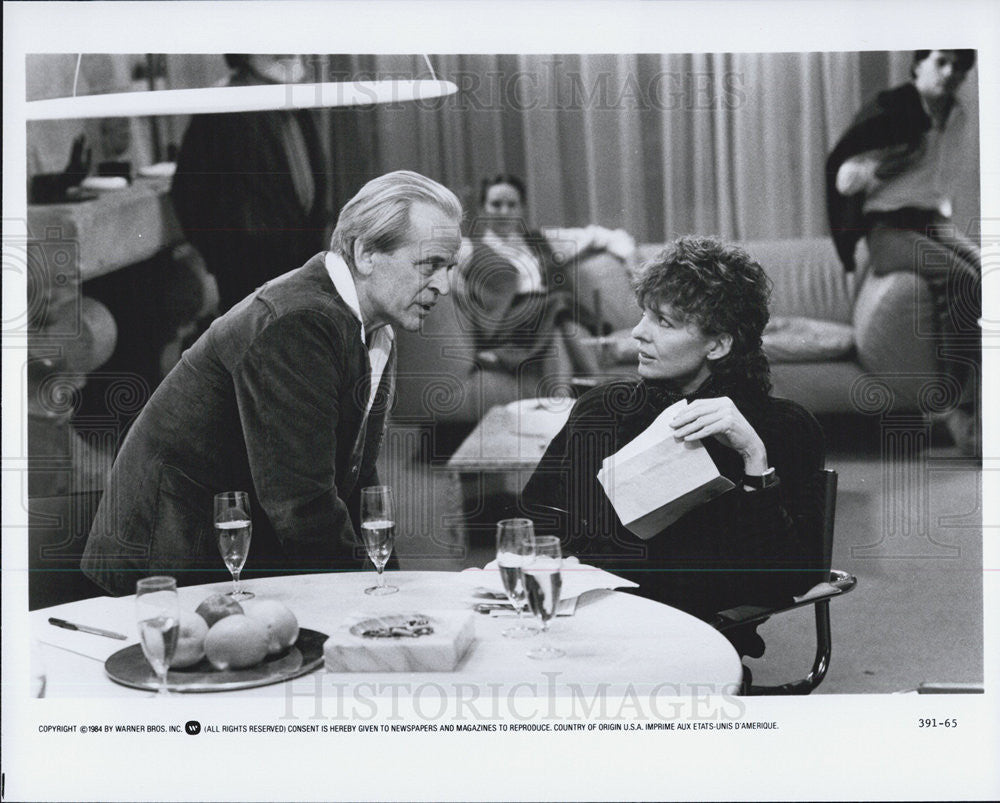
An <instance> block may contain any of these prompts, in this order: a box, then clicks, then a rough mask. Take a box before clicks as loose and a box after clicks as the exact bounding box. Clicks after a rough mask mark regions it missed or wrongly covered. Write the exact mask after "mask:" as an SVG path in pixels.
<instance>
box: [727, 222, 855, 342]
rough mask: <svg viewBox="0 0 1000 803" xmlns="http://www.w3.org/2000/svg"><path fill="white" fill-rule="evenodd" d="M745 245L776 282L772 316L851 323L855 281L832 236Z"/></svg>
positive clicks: (773, 292)
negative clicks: (850, 275) (852, 284)
mask: <svg viewBox="0 0 1000 803" xmlns="http://www.w3.org/2000/svg"><path fill="white" fill-rule="evenodd" d="M742 245H743V247H744V248H746V250H747V251H748V252H749V253H750V255H751V256H752V257H753V258H754V259H756V260H757V261H758V262H759V263H760V265H761V267H762V268H764V270H765V271H766V272H767V275H768V277H770V279H771V281H772V282H773V283H774V288H773V291H772V293H771V315H772V316H778V317H786V316H800V317H804V318H816V319H819V320H824V321H837V322H839V323H846V324H849V323H851V310H852V307H853V306H854V305H853V303H852V302H853V299H852V287H851V283H850V280H849V278H848V274H847V273H846V272H845V271H844V268H843V266H842V265H841V264H840V260H839V259H838V258H837V252H836V250H835V249H834V247H833V243H832V242H831V241H830V239H829V238H828V237H809V238H802V239H797V240H762V241H758V242H749V243H743V244H742Z"/></svg>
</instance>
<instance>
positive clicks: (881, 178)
mask: <svg viewBox="0 0 1000 803" xmlns="http://www.w3.org/2000/svg"><path fill="white" fill-rule="evenodd" d="M975 59H976V52H975V51H974V50H916V51H914V54H913V65H912V68H911V76H912V80H910V81H909V82H907V83H905V84H903V85H901V86H897V87H894V88H892V89H888V90H886V91H884V92H882V93H880V94H879V95H878V97H876V99H875V100H874V101H873V102H872V103H870V104H869V105H867V106H865V107H864V108H863V109H862V110H861V111H860V112H859V113H858V115H857V117H856V118H855V119H854V121H853V122H852V124H851V126H850V128H848V130H847V132H846V133H845V134H844V135H843V136H842V137H841V138H840V141H839V142H838V143H837V145H836V147H835V148H834V150H833V152H832V153H831V154H830V157H829V158H828V159H827V164H826V181H827V188H826V189H827V192H826V195H827V211H828V214H829V219H830V230H831V232H832V234H833V240H834V243H835V245H836V246H837V252H838V254H839V255H840V258H841V261H842V262H843V263H844V266H845V268H846V269H847V270H849V271H850V270H854V248H855V245H856V244H857V242H858V240H859V239H861V237H865V238H866V240H867V243H868V251H869V255H870V258H871V263H872V270H873V271H874V272H875V274H876V275H885V274H888V273H893V272H898V271H916V272H917V274H919V275H920V276H921V277H922V278H923V279H925V280H926V281H927V283H928V285H929V286H930V288H931V292H932V293H933V295H934V300H935V304H936V307H937V311H938V315H937V318H938V326H939V330H940V333H941V337H942V344H943V347H942V351H943V361H944V370H945V371H946V372H947V374H948V375H949V376H951V377H952V378H953V379H954V380H955V381H956V383H957V385H958V386H959V387H960V388H961V397H960V398H958V399H956V400H955V401H956V405H955V407H954V408H953V409H952V410H951V411H950V412H949V413H948V414H947V416H946V418H945V423H946V424H947V426H948V429H949V431H950V432H951V434H952V436H953V438H954V439H955V442H956V444H957V445H958V446H959V447H960V448H961V449H962V451H963V452H965V453H967V454H974V453H977V452H978V449H979V439H978V429H979V428H978V422H979V403H978V388H977V379H978V372H979V366H980V362H981V353H980V326H979V318H980V315H981V314H982V289H981V278H980V274H981V260H980V254H979V248H978V246H977V245H976V244H975V243H973V242H971V241H970V240H968V239H967V238H966V237H964V236H963V235H962V233H961V232H959V231H958V230H957V228H956V227H955V225H954V224H953V223H952V222H951V213H952V200H953V194H954V189H955V188H954V183H955V179H956V176H957V174H958V172H959V168H960V165H961V161H962V159H963V158H966V157H967V154H968V148H969V140H968V136H969V133H970V132H969V131H968V125H967V120H966V114H965V111H964V110H963V109H962V105H961V103H960V102H959V99H958V97H957V94H956V93H957V91H958V88H959V86H961V84H962V81H963V80H964V79H965V76H966V74H967V73H968V72H969V70H970V69H971V68H972V66H973V64H975Z"/></svg>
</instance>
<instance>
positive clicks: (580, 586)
mask: <svg viewBox="0 0 1000 803" xmlns="http://www.w3.org/2000/svg"><path fill="white" fill-rule="evenodd" d="M458 576H459V577H460V578H461V580H462V581H463V582H467V583H468V584H469V585H470V586H472V587H475V586H482V587H483V588H486V589H488V590H489V591H492V592H495V593H498V594H503V593H504V592H503V581H501V579H500V570H499V567H498V566H497V562H496V561H495V560H491V561H490V562H489V563H487V564H486V565H485V566H484V567H483V568H482V569H465V570H464V571H462V572H459V574H458ZM638 587H639V584H638V583H633V582H632V581H631V580H626V579H625V578H624V577H619V576H618V575H616V574H611V572H606V571H604V570H603V569H598V568H597V567H596V566H588V565H587V564H586V563H580V559H579V558H577V557H568V558H563V562H562V593H561V594H560V597H561V598H562V599H569V598H570V597H578V596H580V594H582V593H583V592H584V591H593V590H594V589H600V588H609V589H615V588H638Z"/></svg>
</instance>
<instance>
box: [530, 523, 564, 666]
mask: <svg viewBox="0 0 1000 803" xmlns="http://www.w3.org/2000/svg"><path fill="white" fill-rule="evenodd" d="M561 568H562V549H561V547H560V546H559V539H558V538H557V537H556V536H554V535H545V536H538V537H537V538H535V551H534V554H533V555H532V556H531V557H530V558H529V559H528V561H527V562H526V563H525V564H524V589H525V592H526V593H527V595H528V607H530V608H531V612H532V613H533V614H535V616H537V617H538V618H539V619H540V620H541V622H542V643H541V644H540V645H539V646H537V647H535V649H533V650H531V652H529V653H528V657H529V658H559V657H561V656H563V655H565V654H566V653H565V652H563V651H562V650H560V649H559V648H558V647H553V646H551V645H550V644H549V643H548V634H549V620H550V619H551V618H552V617H553V616H555V615H556V609H557V608H558V607H559V592H560V591H561V590H562V573H561Z"/></svg>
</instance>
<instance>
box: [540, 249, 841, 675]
mask: <svg viewBox="0 0 1000 803" xmlns="http://www.w3.org/2000/svg"><path fill="white" fill-rule="evenodd" d="M634 286H635V290H636V294H637V298H638V302H639V306H640V308H641V310H642V317H641V318H640V320H639V323H638V324H636V326H635V328H634V329H633V330H632V336H633V337H634V338H635V340H636V341H637V342H638V347H639V356H638V372H639V376H640V379H639V380H638V381H619V382H611V383H609V384H606V385H603V386H601V387H597V388H594V389H593V390H591V391H588V392H587V393H586V394H584V395H583V396H581V397H580V399H579V400H578V401H577V402H576V404H575V405H574V407H573V410H572V413H571V414H570V418H569V421H568V422H567V423H566V426H565V427H564V428H563V430H562V431H561V432H560V433H559V434H558V435H557V436H556V438H555V439H554V440H553V441H552V443H551V444H550V445H549V448H548V450H547V451H546V453H545V455H544V457H543V458H542V461H541V463H540V464H539V466H538V468H537V470H536V471H535V473H534V474H533V475H532V477H531V479H530V480H529V482H528V484H527V486H526V487H525V489H524V491H523V493H522V499H521V502H522V507H523V509H524V512H525V513H526V514H527V515H529V516H533V517H534V518H535V519H536V521H538V522H542V521H544V520H546V519H548V520H549V521H551V520H552V518H553V517H552V507H553V506H554V507H558V508H562V509H563V510H565V511H567V512H568V516H567V517H566V520H564V521H563V522H561V523H562V524H563V525H564V526H563V528H562V533H561V534H562V536H563V538H564V546H565V547H566V551H567V552H569V553H573V554H576V555H577V556H578V557H579V558H580V559H581V561H584V562H587V563H591V564H594V565H598V566H601V567H602V568H605V569H607V570H609V571H613V572H616V573H618V574H620V575H622V576H624V577H627V578H629V579H631V580H634V581H635V582H637V583H639V588H638V589H637V590H636V593H638V594H640V595H642V596H645V597H649V598H651V599H655V600H658V601H660V602H664V603H666V604H668V605H672V606H674V607H676V608H680V609H682V610H685V611H687V612H689V613H692V614H694V615H695V616H698V617H700V618H703V619H711V618H712V616H713V615H714V614H715V613H716V612H718V611H721V610H725V609H727V608H730V607H733V606H735V605H744V604H753V603H759V604H773V603H776V602H779V601H782V600H788V599H789V598H790V597H791V596H792V595H793V594H800V593H802V592H803V591H805V590H807V589H808V588H809V587H810V586H811V585H812V584H813V583H815V582H816V581H817V580H818V576H817V575H818V572H817V569H818V568H819V565H818V564H819V556H820V554H821V549H820V546H819V532H818V527H816V526H814V524H815V521H816V510H815V504H814V503H813V502H811V498H812V496H811V493H810V485H811V479H812V478H815V476H816V475H817V473H818V471H819V469H821V468H822V467H823V459H824V448H823V438H822V432H821V430H820V428H819V425H818V424H817V423H816V420H815V419H814V418H813V417H812V415H811V414H810V413H809V412H807V411H806V410H805V409H804V408H802V407H800V406H799V405H797V404H794V403H793V402H790V401H787V400H784V399H776V398H773V397H771V396H770V395H769V393H770V388H771V383H770V375H769V373H770V372H769V367H768V363H767V358H766V357H765V356H764V354H763V352H762V350H761V336H762V333H763V331H764V327H765V325H766V324H767V321H768V299H769V296H770V283H769V281H768V279H767V276H766V275H765V273H764V271H763V269H762V268H761V267H760V265H758V264H757V263H756V262H754V261H753V260H752V259H751V258H750V256H749V255H748V254H747V253H746V252H744V251H743V250H741V249H739V248H736V247H734V246H729V245H725V244H723V243H722V242H720V241H719V240H717V239H715V238H711V237H693V236H691V237H682V238H680V239H679V240H676V241H675V242H673V243H671V244H670V245H669V246H668V247H667V248H666V249H665V250H664V251H663V252H662V253H660V254H659V255H658V256H657V257H656V258H655V259H653V260H651V261H650V262H648V263H647V264H645V265H644V266H643V267H642V268H641V270H640V272H639V274H638V276H637V277H636V280H635V283H634ZM681 399H686V400H687V402H688V405H687V407H686V408H685V409H684V410H683V411H682V412H680V413H679V414H677V415H676V417H675V418H674V420H673V421H672V423H671V426H672V427H673V430H674V436H675V437H676V438H678V439H683V440H684V441H687V442H695V441H700V442H701V443H702V444H703V445H704V446H705V448H706V450H707V451H708V453H709V455H710V456H711V457H712V459H713V460H714V461H715V464H716V466H717V467H718V469H719V471H720V473H722V474H723V475H724V476H726V477H728V478H729V479H730V480H732V481H733V483H734V484H735V486H736V487H735V488H734V489H732V490H730V491H729V492H727V493H724V494H722V495H721V496H718V497H716V498H715V499H712V500H711V501H709V502H706V503H704V504H702V505H701V506H699V507H697V508H695V509H693V510H691V511H689V512H688V513H687V514H685V515H684V516H682V517H681V518H680V519H678V520H677V521H675V522H674V523H673V524H671V525H670V526H668V527H667V528H666V529H665V530H664V531H663V532H661V533H659V534H658V535H656V536H654V537H653V538H652V539H650V540H642V539H640V538H639V537H638V536H636V535H634V534H633V533H631V532H630V531H629V530H628V529H627V528H626V527H625V526H624V525H623V524H622V522H621V520H620V519H619V518H618V516H617V515H616V513H615V510H614V508H613V507H612V505H611V503H610V501H609V500H608V497H607V495H606V494H605V492H604V490H603V488H602V486H601V485H600V484H599V482H598V480H597V473H598V471H599V470H600V469H601V463H602V461H603V460H604V458H606V457H607V456H608V455H611V454H613V453H615V452H616V451H618V450H619V449H620V448H621V447H623V446H624V445H625V444H627V443H629V442H630V441H631V440H633V439H634V438H635V437H636V436H637V435H639V434H640V433H641V432H642V431H643V430H645V429H646V428H647V427H648V426H649V425H650V424H651V423H652V422H653V420H654V419H655V418H656V417H657V416H658V415H659V414H660V413H662V412H663V411H664V410H666V409H667V408H668V407H670V406H671V405H673V404H674V403H675V402H677V401H679V400H681ZM729 635H730V638H731V639H733V640H734V643H735V644H736V645H737V647H738V648H739V649H740V651H741V652H742V653H743V654H745V655H751V656H754V657H757V656H759V655H760V654H762V653H763V642H762V641H761V640H760V637H759V636H757V634H756V632H755V631H754V630H753V629H752V628H751V629H750V630H744V631H743V632H739V633H735V634H733V633H731V634H729Z"/></svg>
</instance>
